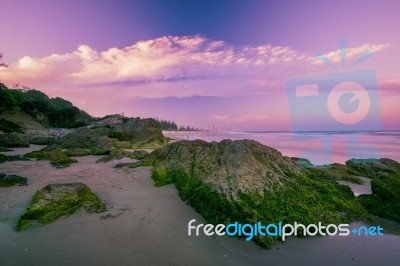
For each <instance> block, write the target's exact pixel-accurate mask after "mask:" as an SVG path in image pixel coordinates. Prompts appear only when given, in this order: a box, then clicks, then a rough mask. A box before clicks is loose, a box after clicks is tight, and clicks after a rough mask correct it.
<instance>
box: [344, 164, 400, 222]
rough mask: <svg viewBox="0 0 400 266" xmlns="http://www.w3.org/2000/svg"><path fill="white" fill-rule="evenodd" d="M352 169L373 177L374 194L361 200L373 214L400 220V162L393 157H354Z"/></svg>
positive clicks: (350, 166)
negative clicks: (392, 158)
mask: <svg viewBox="0 0 400 266" xmlns="http://www.w3.org/2000/svg"><path fill="white" fill-rule="evenodd" d="M346 165H347V166H348V167H349V168H350V169H351V171H354V172H356V173H357V174H359V175H362V176H366V177H369V178H372V181H371V189H372V194H369V195H360V196H359V200H360V202H361V203H362V204H363V206H364V207H365V208H366V209H367V210H368V211H369V212H370V213H371V214H373V215H376V216H380V217H383V218H386V219H390V220H393V221H396V222H400V163H398V162H396V161H394V160H391V159H386V158H382V159H357V160H356V159H352V160H349V161H347V162H346Z"/></svg>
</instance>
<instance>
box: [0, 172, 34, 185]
mask: <svg viewBox="0 0 400 266" xmlns="http://www.w3.org/2000/svg"><path fill="white" fill-rule="evenodd" d="M27 184H28V179H26V178H25V177H22V176H18V175H6V174H3V173H1V174H0V187H11V186H15V185H19V186H26V185H27Z"/></svg>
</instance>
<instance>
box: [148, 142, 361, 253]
mask: <svg viewBox="0 0 400 266" xmlns="http://www.w3.org/2000/svg"><path fill="white" fill-rule="evenodd" d="M141 165H153V173H152V178H153V180H154V181H155V185H156V186H162V185H166V184H171V183H173V184H175V186H176V188H177V189H178V191H179V195H180V197H181V198H182V200H184V201H186V202H187V203H188V204H189V205H191V206H192V207H193V208H195V210H196V211H198V212H199V213H200V214H202V215H203V217H204V218H205V219H206V220H207V221H208V222H210V223H214V224H217V223H225V224H226V223H229V222H233V221H238V222H239V223H251V224H252V223H257V222H258V221H263V222H268V223H277V222H283V223H294V222H299V223H303V224H311V223H318V222H321V223H323V224H330V223H342V222H349V221H352V220H355V219H358V218H364V217H366V215H367V212H366V211H365V209H364V208H363V206H362V205H361V204H360V202H359V201H358V200H357V198H356V197H355V196H354V194H353V193H352V191H351V189H350V188H349V187H347V186H344V185H340V184H338V183H337V182H336V181H334V180H327V179H323V178H319V177H318V176H315V175H307V172H305V171H304V170H303V169H302V168H300V167H299V166H298V165H297V163H296V162H295V161H294V160H292V159H291V158H288V157H285V156H282V154H281V153H280V152H279V151H277V150H275V149H273V148H269V147H267V146H264V145H262V144H260V143H258V142H256V141H252V140H238V141H232V140H223V141H221V142H219V143H217V142H211V143H208V142H205V141H201V140H194V141H179V142H175V143H172V144H169V145H167V146H165V147H163V148H161V149H158V150H155V151H153V152H152V153H151V154H150V155H148V156H147V157H146V158H145V159H144V160H143V161H142V162H141ZM254 240H255V242H256V243H257V244H259V245H261V246H264V247H269V246H271V245H272V244H273V243H274V242H276V241H277V240H278V238H272V237H260V236H256V237H255V238H254Z"/></svg>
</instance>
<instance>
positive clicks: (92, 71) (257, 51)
mask: <svg viewBox="0 0 400 266" xmlns="http://www.w3.org/2000/svg"><path fill="white" fill-rule="evenodd" d="M387 47H388V45H387V44H384V45H369V44H366V45H362V46H360V47H355V48H349V49H348V55H349V57H354V56H355V55H356V54H357V53H359V52H362V51H364V50H366V49H370V50H372V51H373V52H378V51H382V50H383V49H385V48H387ZM338 53H339V51H334V52H330V53H328V54H327V56H328V57H329V58H332V60H334V61H336V60H338V57H339V54H338ZM315 61H316V60H315V57H314V56H313V55H310V54H307V53H304V52H300V51H296V50H295V49H293V48H291V47H286V46H273V45H270V44H265V45H259V46H234V45H230V44H228V43H226V42H224V41H221V40H215V39H210V38H206V37H204V36H200V35H195V36H181V37H177V36H165V37H160V38H156V39H152V40H146V41H139V42H137V43H135V44H133V45H131V46H128V47H124V48H110V49H108V50H104V51H97V50H95V49H93V48H92V47H90V46H88V45H81V46H79V47H78V48H77V49H76V50H75V51H72V52H71V53H66V54H52V55H50V56H47V57H43V58H33V57H30V56H25V57H23V58H21V59H20V60H19V61H18V62H16V63H14V64H11V65H10V66H9V67H8V68H0V80H1V81H2V82H5V83H6V84H8V85H12V84H15V83H20V84H24V85H28V86H34V87H38V88H40V89H43V90H44V91H46V90H51V89H82V90H85V89H90V88H98V89H101V88H104V89H106V90H110V89H112V88H115V87H118V88H121V93H122V94H123V95H125V96H126V95H129V97H150V98H152V97H166V96H177V97H186V96H190V95H203V96H204V95H212V96H224V95H241V94H258V93H260V92H261V91H265V90H266V88H272V87H276V86H277V84H279V82H282V80H283V81H284V80H285V79H287V78H290V77H291V76H293V75H302V74H306V73H308V72H309V71H310V70H311V69H312V68H313V67H315V65H314V62H315ZM307 71H308V72H307ZM178 83H183V85H176V84H178Z"/></svg>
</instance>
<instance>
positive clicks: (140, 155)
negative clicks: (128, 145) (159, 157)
mask: <svg viewBox="0 0 400 266" xmlns="http://www.w3.org/2000/svg"><path fill="white" fill-rule="evenodd" d="M148 154H149V153H148V152H147V151H144V150H137V151H133V152H132V153H131V155H130V156H129V158H131V159H136V160H141V159H143V158H145V157H146V156H147V155H148Z"/></svg>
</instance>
